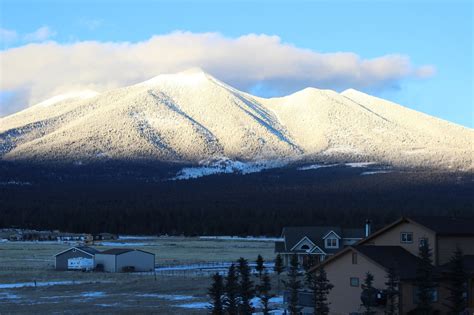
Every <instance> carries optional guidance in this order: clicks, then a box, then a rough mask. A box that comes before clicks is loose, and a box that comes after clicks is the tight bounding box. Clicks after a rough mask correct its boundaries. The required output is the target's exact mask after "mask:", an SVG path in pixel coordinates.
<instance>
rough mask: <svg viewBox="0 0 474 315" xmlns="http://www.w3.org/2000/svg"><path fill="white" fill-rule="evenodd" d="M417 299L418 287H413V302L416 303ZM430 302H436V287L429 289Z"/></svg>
mask: <svg viewBox="0 0 474 315" xmlns="http://www.w3.org/2000/svg"><path fill="white" fill-rule="evenodd" d="M418 302H419V299H418V288H417V287H415V288H414V290H413V303H414V304H418ZM431 302H433V303H436V302H438V289H436V288H435V289H432V291H431Z"/></svg>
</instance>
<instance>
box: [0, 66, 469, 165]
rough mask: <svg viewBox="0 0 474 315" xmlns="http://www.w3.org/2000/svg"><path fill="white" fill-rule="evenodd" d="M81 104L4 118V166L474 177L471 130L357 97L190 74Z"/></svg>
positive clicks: (67, 102) (0, 132)
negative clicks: (86, 164)
mask: <svg viewBox="0 0 474 315" xmlns="http://www.w3.org/2000/svg"><path fill="white" fill-rule="evenodd" d="M75 95H79V97H73V98H64V99H61V96H60V97H58V96H56V97H55V98H56V100H58V99H59V100H58V101H57V102H52V101H49V103H48V100H46V101H44V102H41V103H40V104H45V103H46V104H47V106H38V105H40V104H38V105H35V106H32V107H30V108H28V109H26V110H23V111H21V112H18V113H15V114H12V115H10V116H6V117H3V118H0V159H3V160H34V161H70V162H74V161H77V160H81V161H98V160H104V159H124V160H140V159H147V160H159V161H186V162H190V163H199V162H200V161H202V160H209V159H214V158H219V157H226V158H229V159H235V160H242V161H259V160H281V159H287V160H289V161H295V160H300V159H311V160H326V159H330V160H342V161H351V160H354V161H360V160H365V161H376V162H381V163H388V164H391V165H394V166H403V167H432V168H438V169H455V170H472V169H473V161H472V157H473V155H474V151H473V139H474V137H473V135H474V133H473V131H472V129H469V128H466V127H462V126H458V125H456V124H453V123H450V122H447V121H444V120H441V119H439V118H435V117H432V116H429V115H427V114H423V113H420V112H417V111H414V110H411V109H409V108H406V107H403V106H401V105H398V104H395V103H392V102H389V101H386V100H383V99H380V98H376V97H373V96H370V95H368V94H365V93H362V92H359V91H356V90H352V89H349V90H346V91H344V92H342V93H337V92H335V91H332V90H319V89H316V88H306V89H303V90H301V91H298V92H296V93H293V94H290V95H288V96H284V97H275V98H262V97H257V96H253V95H251V94H249V93H245V92H241V91H239V90H237V89H235V88H233V87H231V86H229V85H227V84H226V83H224V82H221V81H219V80H218V79H216V78H214V77H212V76H211V75H209V74H207V73H205V72H204V71H202V70H200V69H192V70H188V71H184V72H180V73H177V74H165V75H159V76H156V77H154V78H151V79H150V80H147V81H144V82H141V83H138V84H135V85H131V86H128V87H123V88H119V89H114V90H110V91H106V92H103V93H100V94H95V93H92V92H89V93H84V94H81V93H76V94H75ZM81 95H82V96H84V97H81ZM53 100H54V98H53Z"/></svg>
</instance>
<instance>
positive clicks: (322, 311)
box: [306, 267, 334, 315]
mask: <svg viewBox="0 0 474 315" xmlns="http://www.w3.org/2000/svg"><path fill="white" fill-rule="evenodd" d="M307 273H308V272H307ZM306 279H309V282H308V287H309V289H310V290H311V291H312V292H313V303H314V314H318V315H327V314H329V304H330V303H329V302H328V295H329V292H330V291H331V290H332V288H333V287H334V286H333V285H332V284H331V283H330V282H329V280H328V278H327V274H326V271H325V270H324V268H323V267H320V268H318V269H317V270H315V271H314V272H313V275H312V276H311V277H307V278H306Z"/></svg>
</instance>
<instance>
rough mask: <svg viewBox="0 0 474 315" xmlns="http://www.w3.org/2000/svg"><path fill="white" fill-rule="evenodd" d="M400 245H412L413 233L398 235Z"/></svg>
mask: <svg viewBox="0 0 474 315" xmlns="http://www.w3.org/2000/svg"><path fill="white" fill-rule="evenodd" d="M400 243H405V244H410V243H413V233H412V232H402V233H400Z"/></svg>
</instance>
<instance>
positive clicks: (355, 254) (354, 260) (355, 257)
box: [352, 253, 357, 265]
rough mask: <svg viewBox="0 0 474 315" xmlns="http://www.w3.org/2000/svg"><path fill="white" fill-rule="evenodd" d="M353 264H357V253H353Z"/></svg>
mask: <svg viewBox="0 0 474 315" xmlns="http://www.w3.org/2000/svg"><path fill="white" fill-rule="evenodd" d="M352 264H353V265H357V253H352Z"/></svg>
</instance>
